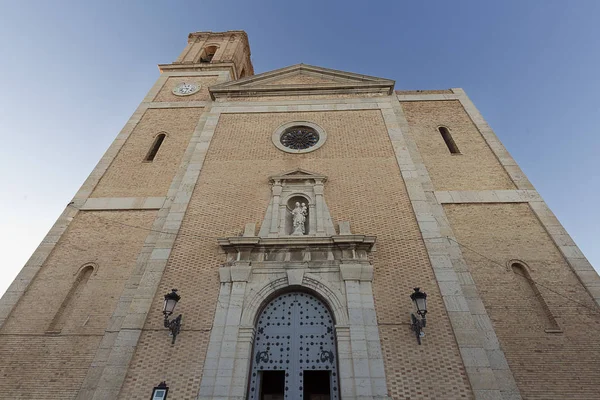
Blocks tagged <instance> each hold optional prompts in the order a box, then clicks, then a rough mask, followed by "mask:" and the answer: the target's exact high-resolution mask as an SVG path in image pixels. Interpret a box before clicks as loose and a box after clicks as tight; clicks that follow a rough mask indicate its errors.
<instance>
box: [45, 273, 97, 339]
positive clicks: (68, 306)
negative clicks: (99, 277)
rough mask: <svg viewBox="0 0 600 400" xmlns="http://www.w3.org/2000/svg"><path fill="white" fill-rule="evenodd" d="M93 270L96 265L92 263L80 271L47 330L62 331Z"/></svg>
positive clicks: (52, 331) (50, 331) (51, 331)
mask: <svg viewBox="0 0 600 400" xmlns="http://www.w3.org/2000/svg"><path fill="white" fill-rule="evenodd" d="M93 272H94V267H93V266H92V265H86V266H85V267H83V269H82V270H81V271H80V272H79V274H78V275H77V279H75V282H73V285H72V286H71V289H70V290H69V293H67V296H66V297H65V299H64V300H63V302H62V304H61V305H60V307H59V309H58V311H57V312H56V314H55V315H54V318H53V319H52V322H50V326H49V327H48V329H47V332H49V333H60V331H61V330H62V328H63V327H64V325H65V322H66V321H67V319H68V318H69V315H70V314H71V312H72V311H73V308H74V307H75V304H76V303H77V300H78V299H79V297H81V293H82V292H83V289H85V285H86V284H87V282H88V280H89V279H90V276H92V273H93Z"/></svg>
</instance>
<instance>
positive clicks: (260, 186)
mask: <svg viewBox="0 0 600 400" xmlns="http://www.w3.org/2000/svg"><path fill="white" fill-rule="evenodd" d="M295 120H299V121H311V122H313V123H316V124H318V125H320V126H321V127H323V129H325V130H326V131H327V134H328V139H327V142H326V143H325V144H324V145H323V147H321V148H320V149H318V150H316V151H314V152H311V153H306V154H300V155H298V154H288V153H285V152H282V151H280V150H278V149H277V148H276V147H275V146H274V145H273V143H272V142H271V135H272V133H273V132H274V131H275V130H276V129H277V127H278V126H280V125H282V124H284V123H287V122H290V121H295ZM240 132H243V135H242V134H240ZM367 138H368V139H367ZM296 168H302V169H305V170H308V171H312V172H316V173H320V174H324V175H327V176H328V181H327V183H326V184H325V198H326V201H327V204H328V206H329V209H330V211H331V215H332V218H333V219H334V222H337V221H350V223H351V226H352V230H353V232H357V233H361V234H373V235H377V236H378V239H377V252H376V253H375V254H374V257H373V263H374V266H375V280H374V292H375V298H376V307H377V313H378V318H379V323H380V333H381V336H382V346H383V352H384V355H385V368H386V374H387V379H388V382H387V383H388V388H389V390H390V393H391V394H392V396H393V398H394V399H404V398H407V397H410V398H412V399H421V398H423V399H425V398H445V399H463V398H471V393H470V388H469V384H468V381H467V378H466V374H465V371H464V367H463V365H462V361H461V358H460V355H459V352H458V348H457V346H456V342H455V339H454V336H453V333H452V330H451V327H450V323H449V321H448V319H447V317H446V314H445V311H444V306H443V304H442V302H441V300H440V299H441V297H440V296H439V293H437V290H438V289H437V285H436V283H435V279H434V277H433V273H432V270H431V267H430V265H429V261H428V258H427V254H426V251H425V248H424V246H423V244H422V242H421V240H420V238H419V230H418V227H417V224H416V221H415V218H414V214H413V212H412V209H411V205H410V202H409V200H408V196H407V193H406V190H405V188H404V185H403V182H402V178H401V177H400V173H399V170H398V166H397V164H396V160H395V157H394V153H393V150H392V147H391V144H390V141H389V138H388V134H387V131H386V129H385V126H384V123H383V118H382V116H381V112H380V111H379V110H373V111H339V112H312V113H271V114H268V113H266V114H262V113H261V114H224V115H221V117H220V120H219V124H218V126H217V129H216V132H215V135H214V137H213V141H212V143H211V147H210V149H209V152H208V155H207V158H206V161H205V164H204V166H203V170H202V173H201V175H200V178H199V181H198V183H197V185H196V188H195V191H194V194H193V197H192V199H191V202H190V205H189V208H188V210H187V213H186V216H185V219H184V221H183V225H182V229H181V231H180V233H179V235H178V238H177V241H176V243H175V247H174V249H173V251H172V253H171V257H170V260H169V263H168V265H167V269H166V272H165V274H164V276H163V279H162V283H161V287H160V289H159V291H158V293H157V296H156V297H155V299H154V304H153V306H152V311H151V313H150V315H149V316H148V319H147V324H146V328H145V330H146V331H145V332H144V333H143V335H142V339H141V343H151V342H152V339H153V338H154V337H155V336H156V335H155V334H154V333H151V332H153V331H155V330H163V329H162V328H161V324H162V316H161V313H160V311H161V304H162V298H161V295H162V294H163V292H164V293H166V292H167V291H168V290H169V289H170V288H171V287H177V288H178V289H179V290H180V294H181V295H182V301H181V304H180V306H178V307H181V308H180V310H179V311H180V312H182V313H183V314H184V327H183V333H182V335H181V339H179V338H178V343H177V345H176V346H175V347H173V348H172V349H171V351H169V352H160V351H153V349H154V348H155V347H156V345H151V344H148V347H146V346H145V345H141V346H140V347H139V348H138V351H137V353H136V354H135V356H134V359H133V362H132V365H131V368H130V370H129V372H128V375H127V380H126V383H125V385H124V388H123V390H122V392H121V396H120V398H122V399H145V398H146V397H147V394H148V387H152V385H154V384H156V383H157V382H159V381H160V380H162V379H163V378H165V375H164V372H163V371H162V370H161V369H162V368H163V367H161V366H162V365H165V364H166V365H173V363H177V362H181V361H182V360H184V359H187V360H190V361H184V365H185V366H187V368H182V369H179V368H178V371H177V372H176V373H175V374H172V375H171V376H167V377H166V378H167V379H168V381H169V383H172V387H173V395H174V397H176V398H186V397H185V394H187V393H197V391H198V387H199V380H198V374H199V373H201V368H202V360H203V357H204V354H205V352H206V342H207V333H205V332H206V331H207V330H209V329H210V326H211V323H212V321H213V316H214V311H215V307H216V306H217V305H216V298H217V294H218V290H219V282H218V270H217V269H218V267H219V265H220V263H222V262H224V261H225V260H224V256H223V255H222V254H221V252H220V250H219V248H218V246H217V243H216V238H217V237H226V236H237V235H238V234H240V233H241V232H242V230H243V228H244V225H245V224H246V223H257V224H258V223H260V221H262V220H263V217H264V213H265V211H266V209H267V205H268V202H269V199H270V190H271V189H270V186H269V184H268V177H269V176H270V175H276V174H281V173H282V172H286V171H290V170H294V169H296ZM365 210H369V212H365ZM258 228H259V227H257V229H258ZM415 285H421V286H422V287H424V288H425V289H426V290H427V291H428V292H429V293H431V302H430V309H431V311H430V314H431V316H432V318H431V328H430V329H429V331H430V335H429V336H428V339H427V344H426V345H424V346H418V345H417V342H416V339H415V338H414V334H413V333H412V332H411V331H410V329H409V325H408V321H409V315H408V312H409V311H410V310H411V304H410V299H409V298H408V294H409V293H410V292H411V290H412V287H413V286H415ZM157 335H158V336H160V333H158V334H157ZM162 336H163V337H162V340H163V341H164V342H165V345H166V344H167V342H168V340H169V338H168V337H167V335H166V332H164V330H163V332H162ZM157 340H158V338H157ZM192 354H193V355H194V357H190V355H192ZM415 357H418V358H419V360H420V362H421V363H422V367H420V368H413V367H411V366H414V359H415ZM192 361H193V362H192ZM190 363H191V364H190ZM442 382H443V384H442Z"/></svg>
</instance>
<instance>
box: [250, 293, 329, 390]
mask: <svg viewBox="0 0 600 400" xmlns="http://www.w3.org/2000/svg"><path fill="white" fill-rule="evenodd" d="M337 375H338V374H337V352H336V346H335V333H334V324H333V318H332V316H331V313H330V312H329V310H328V308H327V307H326V306H325V304H323V302H322V301H321V300H319V299H317V298H316V297H315V296H313V295H311V294H308V293H304V292H290V293H285V294H282V295H280V296H279V297H276V298H275V299H273V300H271V302H269V304H267V306H266V307H265V308H264V310H263V311H262V312H261V314H260V316H259V318H258V322H257V326H256V337H255V339H254V350H253V353H252V369H251V372H250V393H249V396H248V397H249V399H250V400H284V399H285V400H300V399H304V400H337V399H339V395H338V392H339V389H338V386H339V385H338V376H337Z"/></svg>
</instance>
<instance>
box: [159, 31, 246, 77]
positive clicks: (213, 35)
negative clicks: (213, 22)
mask: <svg viewBox="0 0 600 400" xmlns="http://www.w3.org/2000/svg"><path fill="white" fill-rule="evenodd" d="M158 67H159V68H160V71H161V72H166V71H170V72H175V71H179V72H190V71H208V70H213V71H214V70H223V69H226V70H228V71H229V72H230V74H231V79H232V80H236V79H240V78H244V77H246V76H251V75H254V68H253V67H252V61H251V60H250V45H249V43H248V36H247V35H246V32H244V31H227V32H193V33H190V34H189V36H188V44H187V46H186V47H185V49H184V50H183V52H181V54H180V55H179V57H178V58H177V60H175V62H173V63H172V64H161V65H159V66H158Z"/></svg>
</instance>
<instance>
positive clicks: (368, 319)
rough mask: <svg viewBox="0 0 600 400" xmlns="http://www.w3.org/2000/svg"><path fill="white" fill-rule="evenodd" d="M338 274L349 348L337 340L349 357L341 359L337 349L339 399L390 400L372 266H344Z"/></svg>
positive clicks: (346, 264) (341, 266) (349, 264)
mask: <svg viewBox="0 0 600 400" xmlns="http://www.w3.org/2000/svg"><path fill="white" fill-rule="evenodd" d="M340 272H341V275H342V279H343V280H344V284H345V286H346V299H347V304H348V317H349V338H348V339H349V346H348V344H347V343H346V342H344V341H340V338H339V337H338V348H340V346H342V345H343V346H344V351H348V350H347V348H348V347H349V351H350V355H351V360H350V359H342V357H345V356H343V355H342V351H341V349H340V350H338V351H340V379H341V381H342V382H343V383H342V384H341V386H342V388H341V389H342V398H344V399H348V398H350V399H389V397H388V393H387V383H386V380H385V370H384V365H383V354H382V352H381V342H380V339H379V328H378V326H377V315H376V313H375V303H374V300H373V289H372V285H371V282H372V281H373V266H372V265H370V264H358V263H356V264H353V263H352V264H351V263H343V264H341V265H340ZM342 364H348V365H344V366H343V365H342ZM350 374H351V375H350ZM348 380H349V381H350V382H353V387H352V388H350V387H348V383H347V382H348Z"/></svg>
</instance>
